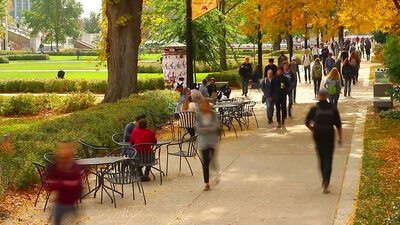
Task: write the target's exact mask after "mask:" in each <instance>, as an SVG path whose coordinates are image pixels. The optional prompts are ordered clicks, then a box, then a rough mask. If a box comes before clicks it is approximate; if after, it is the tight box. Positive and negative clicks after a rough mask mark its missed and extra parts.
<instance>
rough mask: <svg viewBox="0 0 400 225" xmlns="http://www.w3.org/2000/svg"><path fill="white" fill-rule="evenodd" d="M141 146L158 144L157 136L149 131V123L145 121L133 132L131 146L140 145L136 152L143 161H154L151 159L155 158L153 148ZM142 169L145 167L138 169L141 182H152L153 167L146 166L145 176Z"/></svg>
mask: <svg viewBox="0 0 400 225" xmlns="http://www.w3.org/2000/svg"><path fill="white" fill-rule="evenodd" d="M140 144H157V138H156V134H155V133H154V131H152V130H150V129H147V121H146V120H145V119H141V120H139V126H138V127H137V128H135V129H134V130H133V132H132V135H131V145H139V146H138V147H136V148H135V150H136V151H137V154H138V157H139V158H140V159H141V160H142V161H143V160H145V161H146V162H149V161H152V158H151V157H153V158H154V155H153V154H152V153H151V152H152V146H151V145H140ZM149 157H150V158H149ZM142 169H143V167H138V173H139V176H140V177H141V181H144V182H147V181H150V178H149V173H150V170H151V166H146V169H145V171H144V175H143V171H142Z"/></svg>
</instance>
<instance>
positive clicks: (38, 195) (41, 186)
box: [35, 184, 43, 207]
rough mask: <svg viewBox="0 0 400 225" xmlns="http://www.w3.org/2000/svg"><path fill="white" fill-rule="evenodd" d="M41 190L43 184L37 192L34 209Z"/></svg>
mask: <svg viewBox="0 0 400 225" xmlns="http://www.w3.org/2000/svg"><path fill="white" fill-rule="evenodd" d="M42 189H43V184H42V185H41V186H40V189H39V192H38V193H37V196H36V200H35V207H36V205H37V202H38V200H39V196H40V193H41V192H42Z"/></svg>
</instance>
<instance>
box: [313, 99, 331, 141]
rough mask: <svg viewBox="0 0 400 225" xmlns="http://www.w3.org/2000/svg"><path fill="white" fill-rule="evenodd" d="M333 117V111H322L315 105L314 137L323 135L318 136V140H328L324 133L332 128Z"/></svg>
mask: <svg viewBox="0 0 400 225" xmlns="http://www.w3.org/2000/svg"><path fill="white" fill-rule="evenodd" d="M333 116H334V109H333V108H330V109H322V108H321V107H319V106H318V105H317V107H316V112H315V119H314V127H315V128H316V130H314V131H315V132H316V133H314V134H316V135H318V134H322V133H323V134H324V135H319V136H320V137H319V138H320V139H321V138H328V136H327V135H325V134H326V132H328V131H330V130H331V129H332V126H333Z"/></svg>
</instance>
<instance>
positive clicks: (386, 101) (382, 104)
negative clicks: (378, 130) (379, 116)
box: [373, 83, 393, 111]
mask: <svg viewBox="0 0 400 225" xmlns="http://www.w3.org/2000/svg"><path fill="white" fill-rule="evenodd" d="M392 87H393V86H392V84H390V83H375V84H374V100H373V106H374V108H375V110H376V111H380V110H382V109H392V108H393V98H392V96H391V94H390V93H389V92H388V90H389V89H390V88H392Z"/></svg>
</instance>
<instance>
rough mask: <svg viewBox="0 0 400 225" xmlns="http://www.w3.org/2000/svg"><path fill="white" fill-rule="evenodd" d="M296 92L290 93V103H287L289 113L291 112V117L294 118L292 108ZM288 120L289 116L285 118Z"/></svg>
mask: <svg viewBox="0 0 400 225" xmlns="http://www.w3.org/2000/svg"><path fill="white" fill-rule="evenodd" d="M294 92H295V90H294V89H291V90H290V91H289V93H288V95H287V96H288V101H287V104H288V105H287V111H288V112H289V117H292V107H293V102H294V96H295V93H294ZM285 117H286V118H287V115H286V116H285Z"/></svg>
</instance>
